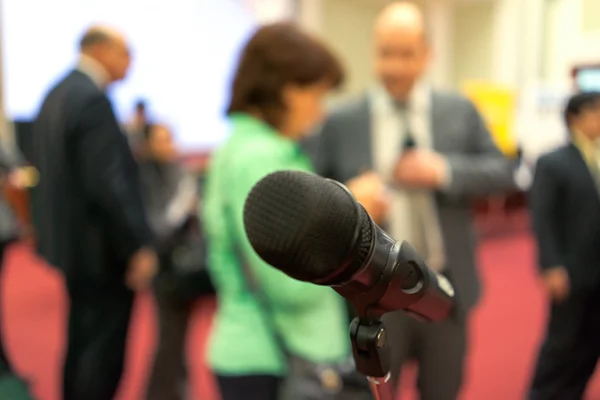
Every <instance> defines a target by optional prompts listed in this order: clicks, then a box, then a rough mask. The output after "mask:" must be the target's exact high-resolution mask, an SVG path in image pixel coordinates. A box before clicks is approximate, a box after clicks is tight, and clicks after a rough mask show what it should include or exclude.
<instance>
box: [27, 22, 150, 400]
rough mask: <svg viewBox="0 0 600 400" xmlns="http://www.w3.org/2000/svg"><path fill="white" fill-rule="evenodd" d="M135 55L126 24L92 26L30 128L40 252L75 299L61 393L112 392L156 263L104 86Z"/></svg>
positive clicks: (131, 164)
mask: <svg viewBox="0 0 600 400" xmlns="http://www.w3.org/2000/svg"><path fill="white" fill-rule="evenodd" d="M129 64H130V56H129V47H128V45H127V42H126V40H125V38H123V36H122V35H121V34H120V33H118V32H116V31H114V30H112V29H110V28H107V27H101V26H97V27H92V28H90V29H89V30H88V31H87V32H86V33H85V34H84V35H83V37H82V38H81V41H80V56H79V61H78V63H77V65H76V67H75V68H74V69H73V70H72V71H70V72H69V73H68V74H67V75H66V76H65V77H64V78H62V79H61V80H60V81H59V82H58V84H56V85H55V86H54V87H53V88H52V89H51V90H50V92H49V93H48V94H47V95H46V97H45V99H44V100H43V102H42V106H41V109H40V112H39V114H38V116H37V118H36V120H35V122H34V127H33V129H34V134H33V140H34V143H33V151H32V156H31V160H30V161H31V163H32V165H33V166H34V167H36V168H37V170H38V171H39V174H40V181H39V184H38V185H37V187H36V188H35V189H36V195H35V196H33V198H32V200H33V208H34V209H36V210H38V211H37V212H36V213H35V215H36V217H35V218H34V226H35V233H36V241H37V251H38V254H39V255H40V256H41V257H42V258H43V259H44V260H46V261H47V262H48V263H49V264H50V265H52V266H54V267H56V268H58V269H60V270H61V272H62V273H63V274H64V277H65V283H66V289H67V292H68V295H69V299H70V309H69V316H68V342H67V355H66V360H65V364H64V382H63V399H64V400H82V399H85V400H111V399H113V397H114V395H115V392H116V391H117V388H118V385H119V381H120V379H121V374H122V372H123V362H124V357H125V349H126V341H127V332H128V329H129V320H130V317H131V311H132V308H133V303H134V298H135V293H136V292H140V291H144V290H147V289H148V288H149V287H150V285H151V283H152V281H153V279H154V275H155V274H156V269H157V259H156V253H155V251H154V250H153V244H154V235H153V233H152V230H151V228H150V226H149V224H148V221H147V218H146V213H145V211H144V209H145V208H144V202H143V199H142V193H141V182H140V179H139V176H138V171H137V165H136V163H135V160H134V158H133V156H132V153H131V149H130V148H129V144H128V142H127V138H126V137H125V135H124V134H123V132H122V130H121V129H120V127H119V124H118V122H117V119H116V117H115V114H114V112H113V109H112V107H111V103H110V100H109V99H108V97H107V96H106V93H105V91H106V89H107V88H108V86H109V85H110V84H112V83H114V82H118V81H120V80H122V79H124V78H125V76H126V73H127V70H128V68H129Z"/></svg>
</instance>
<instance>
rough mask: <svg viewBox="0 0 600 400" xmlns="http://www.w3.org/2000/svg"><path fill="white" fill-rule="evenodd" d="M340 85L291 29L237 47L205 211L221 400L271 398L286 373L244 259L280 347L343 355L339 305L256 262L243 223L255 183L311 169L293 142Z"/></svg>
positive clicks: (328, 357) (267, 30)
mask: <svg viewBox="0 0 600 400" xmlns="http://www.w3.org/2000/svg"><path fill="white" fill-rule="evenodd" d="M342 80H343V71H342V67H341V66H340V63H339V62H338V61H337V59H336V58H335V57H334V55H333V54H332V53H331V52H330V51H329V50H328V49H327V48H326V47H325V46H324V45H323V44H321V43H320V42H319V41H317V40H316V39H315V38H313V37H311V36H309V35H308V34H306V33H304V32H302V31H301V30H299V29H298V28H297V27H295V26H294V25H291V24H274V25H269V26H265V27H262V28H260V29H259V30H258V31H257V32H256V33H255V34H254V35H253V37H252V38H251V39H250V41H249V42H248V43H247V44H246V47H245V48H244V50H243V53H242V56H241V59H240V62H239V65H238V69H237V72H236V75H235V78H234V81H233V87H232V93H231V102H230V105H229V108H228V111H227V114H228V115H229V118H230V122H231V135H230V137H229V139H228V141H227V142H226V143H225V144H224V146H222V147H221V148H220V149H219V150H218V151H217V152H216V153H215V154H214V156H213V158H212V160H211V165H210V168H209V172H208V176H207V181H206V187H205V197H204V209H203V218H204V224H205V229H206V236H207V240H208V249H209V250H208V255H209V268H210V273H211V276H212V278H213V280H214V284H215V287H216V291H217V296H218V310H217V314H216V319H215V322H214V328H213V332H212V337H211V339H210V344H209V350H208V357H209V360H208V361H209V364H210V366H211V368H212V370H213V371H214V373H215V375H216V376H217V379H218V383H219V387H220V389H221V396H222V400H244V399H249V400H250V399H261V400H275V399H276V393H277V389H278V384H279V382H280V380H281V377H283V376H285V374H286V369H287V365H286V361H285V358H284V355H283V354H282V351H281V349H280V348H279V347H278V345H277V341H276V340H275V339H274V336H273V332H271V330H270V326H269V323H268V322H267V320H266V319H265V315H264V312H263V310H262V308H261V304H260V302H259V300H257V299H256V298H255V297H254V295H253V294H252V292H251V290H249V289H248V288H247V286H246V284H245V280H244V273H243V269H242V268H243V267H242V260H243V262H245V263H246V265H247V266H248V267H249V268H250V270H251V273H252V275H253V276H254V277H255V278H256V279H257V281H258V285H259V286H260V288H261V290H262V292H263V293H264V294H265V295H266V297H267V299H268V302H269V312H270V314H271V315H270V316H268V317H267V318H272V319H273V321H274V322H275V325H276V326H275V329H277V331H278V334H279V335H280V336H281V337H282V338H283V340H284V342H285V347H286V350H287V351H289V352H290V353H293V354H294V355H297V356H298V357H301V358H303V359H306V360H310V361H313V362H317V363H319V362H323V363H328V362H339V361H342V360H344V359H346V358H347V357H349V354H350V344H349V338H348V325H347V317H346V313H345V305H344V302H343V299H342V298H341V297H339V296H338V295H337V294H336V293H335V292H334V291H333V290H332V289H330V288H327V287H321V286H315V285H311V284H309V283H304V282H299V281H295V280H293V279H291V278H289V277H288V276H286V275H284V274H283V273H281V272H279V271H278V270H276V269H275V268H272V267H271V266H269V265H267V264H266V263H264V262H263V261H262V260H261V259H260V258H259V257H258V255H257V254H256V253H255V252H254V250H253V249H252V247H251V245H250V243H249V242H248V239H247V238H246V234H245V231H244V226H243V207H244V202H245V200H246V196H247V195H248V193H249V192H250V189H251V188H252V187H253V186H254V184H255V183H256V182H258V181H259V180H260V179H261V178H263V177H264V176H266V175H268V174H270V173H272V172H275V171H278V170H303V171H312V167H311V164H310V162H309V160H308V159H307V157H305V155H304V154H303V153H302V151H301V149H300V146H299V144H298V141H299V140H300V139H302V138H303V137H304V136H305V135H306V132H309V131H311V129H313V128H314V127H315V125H317V124H318V123H319V122H320V120H321V118H322V116H323V109H322V102H323V100H324V98H325V96H326V95H327V94H328V93H329V92H330V91H332V90H333V89H335V88H337V87H338V86H339V85H340V84H341V82H342Z"/></svg>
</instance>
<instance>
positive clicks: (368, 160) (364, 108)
mask: <svg viewBox="0 0 600 400" xmlns="http://www.w3.org/2000/svg"><path fill="white" fill-rule="evenodd" d="M356 111H357V112H356V116H355V117H356V118H355V123H354V124H353V125H354V127H353V132H354V135H353V136H354V137H353V138H352V139H353V140H354V143H356V146H357V147H356V150H357V151H356V153H355V154H363V156H362V157H361V164H362V165H360V167H359V169H361V171H359V173H360V172H365V171H368V170H372V169H373V167H374V164H373V143H372V140H371V138H372V137H373V117H372V116H371V99H370V98H369V96H368V95H365V96H363V98H362V99H361V101H360V103H359V104H358V109H357V110H356Z"/></svg>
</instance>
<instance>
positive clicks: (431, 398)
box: [383, 311, 467, 400]
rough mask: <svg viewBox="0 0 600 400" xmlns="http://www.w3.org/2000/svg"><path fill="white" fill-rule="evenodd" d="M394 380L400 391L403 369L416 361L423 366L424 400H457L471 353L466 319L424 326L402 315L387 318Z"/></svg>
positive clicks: (421, 389) (421, 387)
mask: <svg viewBox="0 0 600 400" xmlns="http://www.w3.org/2000/svg"><path fill="white" fill-rule="evenodd" d="M383 322H384V323H385V327H386V331H387V337H388V346H389V349H390V350H389V355H390V367H391V368H390V369H391V374H392V376H391V378H392V382H393V383H394V386H395V387H396V388H397V387H398V381H399V378H400V371H401V369H402V367H403V365H404V364H405V363H406V362H407V361H409V360H411V359H416V361H417V362H418V364H419V367H418V369H419V375H418V379H417V387H418V389H419V393H420V399H421V400H456V399H457V398H458V395H459V392H460V388H461V385H462V382H463V367H464V360H465V353H466V349H467V327H466V321H465V319H464V318H460V317H457V316H455V317H452V318H448V319H446V320H444V321H441V322H435V323H424V322H420V321H418V320H416V319H414V318H412V317H410V316H408V315H407V314H405V313H403V312H401V311H398V312H394V313H390V314H387V315H385V316H384V317H383Z"/></svg>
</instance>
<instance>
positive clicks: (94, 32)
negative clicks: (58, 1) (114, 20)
mask: <svg viewBox="0 0 600 400" xmlns="http://www.w3.org/2000/svg"><path fill="white" fill-rule="evenodd" d="M79 50H80V52H81V54H82V55H85V56H87V57H90V58H93V59H94V60H95V61H97V62H98V63H100V64H101V65H102V67H104V69H105V70H106V72H107V74H108V75H109V78H110V80H111V82H114V81H119V80H121V79H123V78H125V76H126V75H127V70H128V69H129V65H130V62H131V59H130V54H129V47H128V45H127V40H126V39H125V36H124V35H123V34H122V33H120V32H119V31H117V30H115V29H113V28H111V27H108V26H103V25H95V26H92V27H90V28H89V29H88V30H87V31H85V33H84V34H83V36H82V37H81V40H80V41H79Z"/></svg>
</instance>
